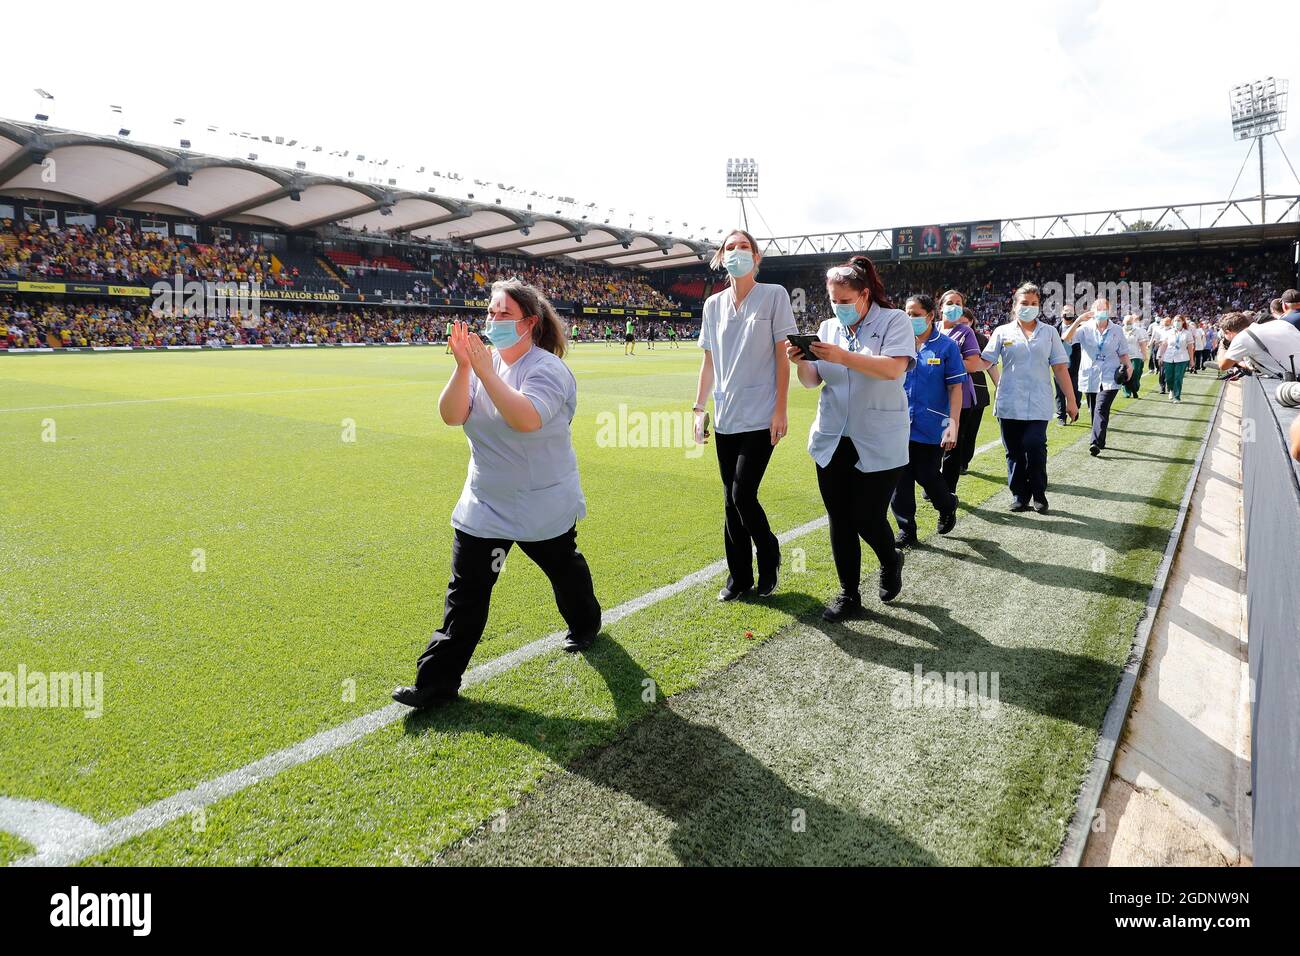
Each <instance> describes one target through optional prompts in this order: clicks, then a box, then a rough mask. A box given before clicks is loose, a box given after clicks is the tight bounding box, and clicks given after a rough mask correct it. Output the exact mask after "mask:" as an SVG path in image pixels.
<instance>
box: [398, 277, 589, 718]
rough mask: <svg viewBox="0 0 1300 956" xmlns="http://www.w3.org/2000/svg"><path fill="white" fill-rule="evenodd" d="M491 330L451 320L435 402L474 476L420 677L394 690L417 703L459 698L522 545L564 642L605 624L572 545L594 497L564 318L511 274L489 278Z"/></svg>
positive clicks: (460, 506) (585, 639)
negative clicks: (544, 586)
mask: <svg viewBox="0 0 1300 956" xmlns="http://www.w3.org/2000/svg"><path fill="white" fill-rule="evenodd" d="M484 334H485V335H486V336H487V337H488V339H489V341H491V343H492V344H493V346H495V348H493V349H490V350H489V349H488V348H487V346H486V345H485V344H484V343H483V342H482V340H480V339H479V337H478V336H477V335H475V334H474V333H473V332H470V331H469V328H468V326H467V325H466V323H464V322H456V323H454V325H453V327H452V333H451V340H450V341H451V349H452V354H453V355H454V356H455V359H456V366H455V369H454V370H453V371H452V374H451V379H450V380H449V381H448V382H447V384H446V386H444V388H443V390H442V395H441V396H440V397H439V399H438V412H439V414H440V415H441V416H442V420H443V421H444V422H446V423H447V424H448V425H458V426H461V427H463V428H464V429H465V437H466V438H467V439H468V440H469V474H468V475H467V476H466V478H465V487H464V489H463V490H462V491H461V495H460V500H459V501H457V502H456V507H455V510H453V511H452V513H451V526H452V528H453V538H452V544H451V581H450V582H449V583H448V585H447V597H446V602H445V605H444V609H443V617H442V626H441V627H440V628H439V629H438V630H437V631H435V632H434V634H433V638H432V639H431V640H430V641H429V643H428V646H427V647H425V649H424V653H423V654H421V655H420V659H419V661H418V662H417V664H416V675H415V684H414V686H408V687H398V688H396V689H395V690H394V691H393V700H395V701H397V702H398V703H401V704H407V705H409V706H411V707H433V706H437V705H440V704H444V703H447V702H448V701H451V700H454V699H455V698H456V696H457V691H458V689H459V688H460V682H461V677H462V675H463V674H464V673H465V669H466V667H468V666H469V660H470V656H471V655H472V654H473V653H474V648H475V647H476V646H477V645H478V642H479V639H480V638H481V637H482V636H483V629H484V627H485V626H486V624H487V619H488V609H489V606H490V604H491V598H492V589H493V587H495V585H496V582H497V578H498V577H499V576H500V574H501V570H502V567H503V565H504V562H505V558H506V554H507V553H508V552H509V551H510V549H511V547H512V546H513V545H515V544H516V543H517V544H518V545H519V548H520V550H522V551H523V552H524V554H526V555H528V557H529V558H531V559H532V560H533V561H534V562H535V563H536V564H537V566H538V567H540V568H541V569H542V572H543V573H544V574H545V575H546V577H547V578H548V579H549V580H550V582H551V587H552V589H553V590H554V592H555V603H556V604H557V605H558V606H559V610H560V614H561V616H562V617H563V618H564V621H565V623H566V624H567V625H568V627H569V632H568V634H567V635H566V637H565V641H564V649H565V650H566V651H580V650H584V649H585V648H587V647H588V646H589V645H590V644H591V642H592V641H593V640H595V638H596V635H597V634H598V633H599V631H600V621H601V611H600V604H599V602H598V601H597V600H596V595H595V591H594V589H593V587H592V582H591V570H590V569H589V568H588V566H587V559H586V558H584V557H583V556H582V552H580V551H579V550H578V546H577V534H578V532H577V522H578V520H579V519H581V518H583V517H585V516H586V514H587V503H586V499H585V498H584V497H583V494H582V487H581V485H580V484H579V481H578V461H577V458H576V456H575V455H574V452H573V439H572V435H571V433H570V425H571V423H572V421H573V415H574V412H575V410H576V409H577V404H578V385H577V381H576V380H575V379H574V377H573V373H572V372H571V371H569V368H568V366H567V365H565V364H564V361H563V356H564V353H565V348H566V346H565V329H564V323H563V321H562V320H561V319H560V317H559V315H558V314H557V313H556V311H555V309H554V308H553V307H552V306H551V304H550V302H548V301H547V300H546V298H545V297H544V296H543V295H542V294H541V292H539V291H538V290H537V289H535V288H534V287H533V286H530V285H526V284H525V283H523V282H521V281H519V280H518V279H511V280H509V281H504V282H497V283H495V284H494V285H493V286H492V298H491V303H490V305H489V306H488V322H487V325H486V326H485V327H484Z"/></svg>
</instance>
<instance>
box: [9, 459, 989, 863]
mask: <svg viewBox="0 0 1300 956" xmlns="http://www.w3.org/2000/svg"><path fill="white" fill-rule="evenodd" d="M1000 444H1001V442H1000V441H992V442H988V443H987V444H985V445H981V446H980V447H979V448H977V449H975V453H976V454H982V453H983V452H985V451H989V450H991V449H993V448H996V447H998V446H999V445H1000ZM826 524H827V518H826V516H825V515H822V516H821V517H820V518H814V519H813V520H812V521H808V522H805V523H804V524H801V525H799V526H797V527H794V528H791V529H790V530H788V531H785V532H783V533H782V534H779V535H777V540H779V541H780V542H781V543H782V544H788V543H790V542H791V541H793V540H795V539H797V538H800V537H802V536H803V535H806V534H809V533H811V532H813V531H816V530H818V529H820V528H824V527H825V526H826ZM726 567H727V562H726V560H725V559H720V560H718V561H714V562H713V563H712V564H709V565H706V566H705V567H702V568H700V569H699V570H698V571H695V572H692V573H691V574H688V575H686V576H685V577H684V578H680V579H678V580H676V581H674V582H672V583H671V584H665V585H664V586H663V587H659V588H655V589H654V590H653V591H648V592H646V593H645V594H642V595H641V596H639V597H635V598H632V599H631V600H629V601H624V602H623V603H622V604H620V605H618V606H617V607H613V608H609V609H608V610H605V611H604V612H602V614H601V628H602V630H603V629H604V628H606V627H609V626H611V625H613V624H616V623H618V622H619V621H621V620H622V619H623V618H625V617H627V616H628V615H630V614H635V613H636V612H637V611H642V610H644V609H645V608H648V607H651V606H652V605H655V604H658V603H659V602H661V601H665V600H667V599H668V598H670V597H673V596H675V595H678V594H681V593H682V592H683V591H685V590H687V589H689V588H692V587H694V586H695V585H697V584H703V583H704V582H705V581H707V580H709V579H710V578H712V577H714V576H715V575H718V574H721V573H722V572H723V571H724V570H726ZM564 635H565V631H556V632H555V633H553V634H548V635H547V636H546V637H542V638H538V639H537V640H535V641H533V642H531V643H529V644H525V645H524V646H522V647H519V648H516V649H515V650H513V651H509V652H508V653H506V654H502V655H501V656H500V657H496V658H493V659H492V660H490V661H485V662H484V663H482V664H479V665H478V666H477V667H473V668H471V669H470V670H469V671H467V672H466V673H465V677H464V679H463V680H462V683H461V686H462V688H466V687H473V686H474V685H476V684H481V683H483V682H484V681H486V680H489V679H491V678H493V677H496V676H497V675H498V674H503V673H505V672H506V671H509V670H513V669H514V668H516V667H518V666H519V665H520V664H523V663H524V662H525V661H529V660H532V659H533V658H535V657H538V656H540V655H542V654H545V653H548V652H550V651H552V650H557V649H559V647H560V644H561V642H562V641H563V639H564ZM410 712H411V710H410V708H409V707H406V706H404V705H402V704H397V703H392V704H387V705H385V706H383V707H380V708H379V709H378V710H373V711H371V712H370V713H368V714H363V715H362V716H360V717H356V718H353V719H352V720H349V721H348V722H347V723H344V724H340V725H338V726H337V727H331V728H330V729H329V730H324V731H321V732H320V733H318V734H316V735H314V736H312V737H308V738H307V739H306V740H302V741H299V742H298V743H296V744H292V745H290V746H288V747H285V748H284V749H282V750H277V751H275V752H274V753H272V754H269V755H268V756H265V757H262V758H261V759H260V760H255V761H253V762H252V763H250V764H246V765H245V766H243V767H239V768H238V769H236V770H232V771H230V772H229V773H225V774H222V775H221V776H219V777H215V778H213V779H212V780H206V781H204V782H203V783H200V784H198V785H197V786H195V787H191V788H190V789H189V790H182V791H181V792H180V793H176V794H173V795H172V796H170V797H164V798H163V799H161V800H158V801H155V802H154V803H151V804H149V805H148V806H145V807H141V808H140V809H139V810H137V811H135V812H134V813H131V814H128V815H127V816H124V817H119V818H118V819H116V820H114V821H112V822H111V823H107V824H104V825H103V826H102V827H99V828H97V829H94V830H88V829H81V830H69V831H66V837H65V838H64V839H62V840H59V839H57V838H56V839H54V840H47V841H45V843H44V845H43V847H42V848H41V849H39V850H38V852H36V853H33V854H30V855H28V856H25V857H22V858H21V859H18V860H15V861H14V862H13V863H11V864H10V865H11V866H72V865H74V864H76V863H80V862H81V861H82V860H84V859H86V858H87V857H90V856H94V855H95V854H97V853H103V852H105V851H106V850H110V849H112V848H113V847H115V846H117V845H118V844H120V843H124V842H126V841H127V840H129V839H131V838H132V837H137V836H140V835H141V834H143V833H148V832H149V831H150V830H155V829H157V828H158V827H161V826H163V825H164V824H167V823H170V822H171V821H172V820H176V819H179V818H180V817H183V816H185V815H186V814H187V813H192V812H193V811H195V810H198V809H200V808H202V807H207V806H210V805H212V804H214V803H216V802H217V801H218V800H221V799H224V798H225V797H229V796H232V795H234V794H236V793H239V792H240V791H242V790H246V789H248V788H249V787H251V786H253V784H255V783H260V782H261V781H263V780H268V779H270V778H271V777H274V776H276V775H277V774H279V773H281V772H283V771H285V770H290V769H292V768H294V767H297V766H299V765H301V764H304V763H306V762H308V761H309V760H314V759H316V758H317V757H320V756H323V755H325V754H328V753H332V752H334V751H335V750H339V749H341V748H343V747H346V746H348V745H349V744H352V743H355V742H356V741H358V740H361V739H362V738H364V737H367V736H369V735H370V734H372V733H374V732H375V731H377V730H382V729H383V728H384V727H387V726H388V725H389V724H391V723H393V722H395V721H397V720H398V719H400V718H401V717H403V716H404V715H405V714H407V713H410ZM28 842H31V841H28Z"/></svg>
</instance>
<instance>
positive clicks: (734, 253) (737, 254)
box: [722, 249, 754, 279]
mask: <svg viewBox="0 0 1300 956" xmlns="http://www.w3.org/2000/svg"><path fill="white" fill-rule="evenodd" d="M722 265H723V267H724V268H725V269H726V270H727V273H728V274H729V275H731V276H734V277H735V278H737V279H739V278H740V277H741V276H747V275H749V274H750V273H751V272H753V271H754V254H753V253H752V252H749V251H748V250H746V249H732V250H731V251H730V252H728V253H727V254H726V255H724V256H723V257H722Z"/></svg>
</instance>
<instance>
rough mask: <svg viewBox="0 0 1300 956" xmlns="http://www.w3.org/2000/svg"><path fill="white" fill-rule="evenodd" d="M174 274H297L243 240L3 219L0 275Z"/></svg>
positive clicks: (222, 277)
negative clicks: (192, 238)
mask: <svg viewBox="0 0 1300 956" xmlns="http://www.w3.org/2000/svg"><path fill="white" fill-rule="evenodd" d="M177 275H181V276H183V277H184V278H185V279H186V280H191V279H193V280H199V281H207V282H248V283H253V282H256V283H258V284H260V285H262V286H263V287H281V288H292V287H293V285H294V283H295V279H296V272H295V271H281V270H277V269H276V268H275V267H274V265H273V263H272V261H271V256H270V254H269V253H268V252H267V251H266V250H265V249H263V248H262V247H261V246H260V245H257V244H255V243H252V242H249V241H247V240H243V239H220V238H218V239H217V240H216V241H214V242H212V243H208V244H201V243H197V242H192V241H189V240H186V239H183V238H180V237H175V236H162V235H158V234H156V233H153V232H143V231H140V230H138V229H132V228H129V227H126V226H109V225H100V226H96V227H94V228H91V227H87V226H80V225H73V226H63V227H55V228H50V227H47V226H45V225H42V224H38V223H34V222H28V223H21V224H20V223H15V222H14V221H13V220H11V219H5V220H0V278H7V279H29V280H33V281H52V280H69V281H74V282H76V281H80V282H103V283H110V284H128V283H129V284H144V285H150V284H152V283H154V282H157V281H159V280H160V279H162V280H171V279H172V278H174V277H175V276H177Z"/></svg>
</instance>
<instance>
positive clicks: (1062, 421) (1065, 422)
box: [1056, 415, 1070, 425]
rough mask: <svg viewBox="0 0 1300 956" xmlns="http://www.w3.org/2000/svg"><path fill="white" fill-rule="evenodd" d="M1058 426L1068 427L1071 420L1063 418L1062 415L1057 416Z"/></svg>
mask: <svg viewBox="0 0 1300 956" xmlns="http://www.w3.org/2000/svg"><path fill="white" fill-rule="evenodd" d="M1056 424H1058V425H1068V424H1070V421H1069V419H1067V418H1065V417H1063V416H1061V415H1057V416H1056Z"/></svg>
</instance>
